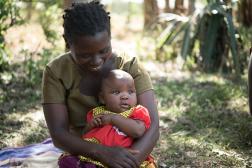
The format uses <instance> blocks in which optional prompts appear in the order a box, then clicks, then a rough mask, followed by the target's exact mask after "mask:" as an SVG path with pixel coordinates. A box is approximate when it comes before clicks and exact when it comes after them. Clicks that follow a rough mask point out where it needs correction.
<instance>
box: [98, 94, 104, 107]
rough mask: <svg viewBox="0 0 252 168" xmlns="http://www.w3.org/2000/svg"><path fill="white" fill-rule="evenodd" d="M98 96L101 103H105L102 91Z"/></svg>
mask: <svg viewBox="0 0 252 168" xmlns="http://www.w3.org/2000/svg"><path fill="white" fill-rule="evenodd" d="M98 98H99V101H100V103H102V104H105V102H104V98H103V93H102V92H100V93H99V96H98Z"/></svg>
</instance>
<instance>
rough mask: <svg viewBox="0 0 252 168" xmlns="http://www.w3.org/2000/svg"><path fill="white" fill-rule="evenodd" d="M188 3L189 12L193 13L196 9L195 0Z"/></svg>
mask: <svg viewBox="0 0 252 168" xmlns="http://www.w3.org/2000/svg"><path fill="white" fill-rule="evenodd" d="M188 5H189V6H188V14H189V15H192V14H193V12H194V10H195V0H189V3H188Z"/></svg>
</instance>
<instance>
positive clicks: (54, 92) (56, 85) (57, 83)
mask: <svg viewBox="0 0 252 168" xmlns="http://www.w3.org/2000/svg"><path fill="white" fill-rule="evenodd" d="M65 95H66V89H65V88H64V85H63V82H62V80H60V79H59V78H57V77H56V75H55V74H54V73H53V72H52V71H51V70H50V67H48V66H46V68H45V70H44V72H43V79H42V104H47V103H65Z"/></svg>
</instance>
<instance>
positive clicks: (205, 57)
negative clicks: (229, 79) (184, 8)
mask: <svg viewBox="0 0 252 168" xmlns="http://www.w3.org/2000/svg"><path fill="white" fill-rule="evenodd" d="M162 20H163V21H162V22H161V23H162V24H163V23H166V24H167V26H166V27H165V29H164V31H162V32H161V35H160V36H159V38H158V40H157V50H162V48H163V47H164V46H165V45H170V44H172V43H176V48H177V47H179V48H181V50H180V56H181V57H182V58H184V59H185V60H186V59H187V56H190V57H194V60H195V63H197V64H198V66H199V67H200V68H202V69H203V70H205V71H210V72H214V71H218V70H221V71H231V70H232V69H234V72H235V73H236V74H237V76H239V74H240V71H241V67H240V56H239V52H238V45H237V39H236V37H235V35H236V34H237V33H236V31H235V28H234V25H233V21H232V15H231V7H230V6H228V5H226V4H223V3H222V2H221V1H219V0H215V1H214V0H212V1H208V4H207V5H206V6H205V8H204V9H203V10H202V11H200V12H198V11H196V12H195V13H194V14H193V15H192V16H189V17H182V16H178V15H175V14H167V15H166V16H163V18H162ZM181 35H183V37H182V38H181ZM197 41H199V44H200V45H199V47H200V52H199V53H198V54H194V53H193V52H194V49H195V43H196V42H197ZM229 51H230V52H231V55H232V57H231V58H230V57H229Z"/></svg>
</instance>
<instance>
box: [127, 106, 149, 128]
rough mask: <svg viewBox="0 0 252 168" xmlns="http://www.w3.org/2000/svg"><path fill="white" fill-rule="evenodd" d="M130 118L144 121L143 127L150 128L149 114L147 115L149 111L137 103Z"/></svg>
mask: <svg viewBox="0 0 252 168" xmlns="http://www.w3.org/2000/svg"><path fill="white" fill-rule="evenodd" d="M129 118H131V119H133V120H140V121H142V122H144V125H145V128H146V130H147V129H149V128H150V125H151V120H150V115H149V111H148V110H147V108H145V107H143V106H141V105H138V106H137V107H136V108H135V109H134V111H133V113H132V114H131V115H130V117H129Z"/></svg>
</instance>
